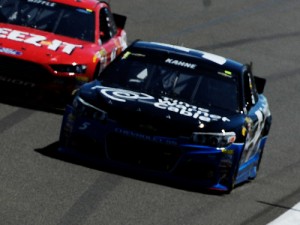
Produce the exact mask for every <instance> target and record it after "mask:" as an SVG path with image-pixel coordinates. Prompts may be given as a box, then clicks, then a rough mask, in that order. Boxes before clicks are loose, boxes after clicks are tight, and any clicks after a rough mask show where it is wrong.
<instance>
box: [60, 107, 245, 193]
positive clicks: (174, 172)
mask: <svg viewBox="0 0 300 225" xmlns="http://www.w3.org/2000/svg"><path fill="white" fill-rule="evenodd" d="M72 110H73V108H72V107H71V106H67V107H66V110H65V115H64V118H63V123H62V127H61V133H60V150H61V151H65V152H72V153H74V152H76V154H77V155H78V154H79V155H80V154H92V155H93V156H95V155H96V156H97V157H99V159H104V160H108V161H111V162H114V163H120V164H123V165H124V164H125V165H129V166H131V167H135V168H139V169H142V170H143V169H145V170H147V171H149V170H150V171H156V172H160V173H162V174H166V175H168V176H170V175H171V176H174V177H179V178H183V179H188V180H191V181H193V183H197V184H199V185H200V186H202V187H204V188H208V189H212V190H219V191H228V187H230V186H232V182H233V177H234V176H235V173H236V168H237V164H238V161H239V157H240V154H241V152H242V150H243V145H242V144H231V145H230V146H229V147H227V148H214V147H208V146H200V145H195V144H191V143H190V142H189V141H188V140H187V139H184V138H179V139H178V138H169V137H161V136H151V135H144V134H141V133H138V132H131V131H128V130H126V129H123V128H120V127H119V126H118V124H117V123H116V122H114V121H101V120H96V119H92V118H87V117H77V116H76V115H74V114H73V111H72ZM79 157H80V156H79Z"/></svg>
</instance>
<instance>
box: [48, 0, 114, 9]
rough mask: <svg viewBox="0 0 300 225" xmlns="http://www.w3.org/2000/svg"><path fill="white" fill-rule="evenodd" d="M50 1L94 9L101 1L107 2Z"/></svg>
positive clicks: (92, 0) (89, 0)
mask: <svg viewBox="0 0 300 225" xmlns="http://www.w3.org/2000/svg"><path fill="white" fill-rule="evenodd" d="M50 1H51V2H56V3H61V4H66V5H71V6H75V7H80V8H89V9H94V8H95V7H96V5H98V4H99V3H101V2H103V3H106V4H109V3H108V1H100V0H50Z"/></svg>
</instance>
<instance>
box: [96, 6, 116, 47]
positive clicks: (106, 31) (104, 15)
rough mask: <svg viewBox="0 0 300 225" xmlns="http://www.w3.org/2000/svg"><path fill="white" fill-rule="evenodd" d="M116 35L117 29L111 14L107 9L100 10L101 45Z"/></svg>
mask: <svg viewBox="0 0 300 225" xmlns="http://www.w3.org/2000/svg"><path fill="white" fill-rule="evenodd" d="M116 33H117V27H116V24H115V21H114V18H113V15H112V13H111V12H110V10H109V9H108V8H102V9H101V10H100V39H101V41H102V43H105V42H107V41H108V40H110V39H111V38H112V37H113V36H115V35H116Z"/></svg>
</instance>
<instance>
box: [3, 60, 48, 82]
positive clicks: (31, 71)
mask: <svg viewBox="0 0 300 225" xmlns="http://www.w3.org/2000/svg"><path fill="white" fill-rule="evenodd" d="M0 61H1V65H0V81H1V82H7V83H10V84H16V85H23V86H24V85H27V86H32V87H33V86H35V84H37V83H48V82H50V81H51V80H52V77H53V76H51V74H50V73H49V72H48V71H47V70H46V69H45V68H43V67H42V66H41V65H39V64H36V63H32V62H27V61H24V60H18V59H13V58H8V57H4V56H0Z"/></svg>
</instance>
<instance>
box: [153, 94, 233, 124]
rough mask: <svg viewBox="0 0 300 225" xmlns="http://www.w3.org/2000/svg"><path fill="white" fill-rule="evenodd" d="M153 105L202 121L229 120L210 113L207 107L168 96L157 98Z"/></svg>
mask: <svg viewBox="0 0 300 225" xmlns="http://www.w3.org/2000/svg"><path fill="white" fill-rule="evenodd" d="M154 106H155V107H157V108H160V109H165V110H168V111H171V112H176V113H179V114H181V115H184V116H187V117H192V118H194V119H199V120H200V121H203V122H212V121H219V120H221V121H223V122H230V119H228V118H227V117H222V116H219V115H215V114H210V113H209V110H208V109H204V108H201V107H197V106H194V105H190V104H188V103H186V102H181V101H178V100H174V99H171V98H168V97H164V98H163V99H158V102H156V103H154Z"/></svg>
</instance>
